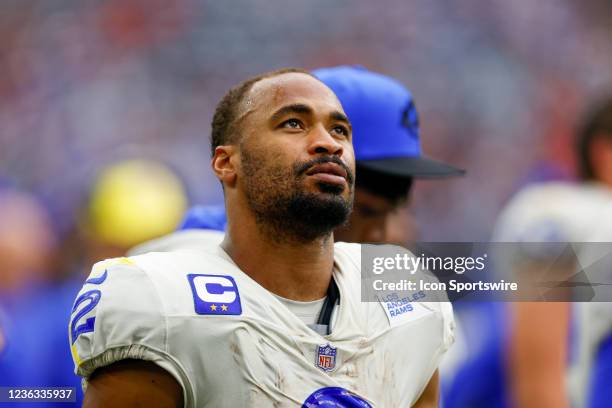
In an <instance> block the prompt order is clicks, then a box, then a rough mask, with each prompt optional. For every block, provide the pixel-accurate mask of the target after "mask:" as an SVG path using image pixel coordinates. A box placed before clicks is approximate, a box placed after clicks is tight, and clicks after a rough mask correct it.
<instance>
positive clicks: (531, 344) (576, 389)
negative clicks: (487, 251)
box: [495, 99, 612, 408]
mask: <svg viewBox="0 0 612 408" xmlns="http://www.w3.org/2000/svg"><path fill="white" fill-rule="evenodd" d="M576 151H577V153H578V163H579V166H580V175H581V178H582V182H547V183H536V184H533V185H530V186H528V187H526V188H525V189H523V190H522V191H521V192H519V193H518V194H517V195H516V196H515V197H514V198H513V199H512V200H511V201H510V203H509V204H508V205H507V206H506V208H505V210H504V211H503V212H502V214H501V216H500V219H499V221H498V225H497V228H496V232H495V240H497V241H509V242H525V243H530V242H531V243H533V242H542V241H545V242H562V243H588V242H610V241H612V239H611V237H612V223H611V222H610V220H612V99H611V100H608V101H607V102H605V103H603V104H602V105H601V106H599V107H598V108H597V109H594V110H593V112H592V114H591V115H589V117H588V118H587V119H586V120H585V123H584V124H583V125H582V128H581V130H580V131H579V132H578V137H577V146H576ZM598 245H601V244H586V245H581V246H576V245H574V246H573V248H574V251H575V257H574V258H576V257H577V259H571V258H567V261H568V262H559V259H558V256H559V252H558V251H551V250H550V248H551V247H550V246H546V245H544V246H538V245H533V244H532V245H529V247H528V251H529V252H530V254H529V256H525V257H522V259H521V257H517V258H515V260H516V261H517V262H516V263H514V264H511V265H508V268H509V269H508V270H509V271H511V273H517V274H521V273H530V270H531V271H533V269H530V270H525V265H526V264H527V263H526V262H525V260H526V259H527V258H530V262H529V264H531V266H530V268H534V267H536V268H537V265H538V264H539V265H540V269H541V268H544V267H545V268H551V266H552V265H555V268H554V270H551V272H554V273H557V274H562V273H566V274H567V273H573V272H574V271H575V268H577V267H579V266H581V267H582V268H586V269H585V270H591V271H594V270H593V268H592V266H593V264H594V263H596V262H597V261H600V260H601V259H602V255H601V254H600V255H599V256H596V257H594V256H593V254H592V252H596V249H597V246H598ZM594 250H595V251H594ZM589 252H591V253H589ZM536 260H537V261H536ZM604 265H607V266H608V268H609V263H608V264H604ZM563 269H566V270H563ZM608 270H609V269H608ZM566 276H567V275H566ZM600 277H601V275H600ZM604 279H607V280H606V282H608V283H609V282H611V281H612V277H610V276H609V275H608V276H607V277H604ZM600 283H602V282H601V281H600ZM607 305H608V303H597V302H592V303H574V304H570V303H566V302H546V303H544V302H539V303H530V302H517V303H514V304H512V305H511V309H512V316H513V317H512V320H511V321H512V323H511V329H510V339H509V345H510V350H509V351H510V353H509V354H510V356H511V359H510V367H509V374H510V385H511V389H512V395H513V397H514V399H515V402H516V404H517V406H519V407H555V408H556V407H568V406H570V405H572V406H580V407H582V406H588V407H603V406H609V404H610V399H611V398H612V394H611V393H610V389H611V388H610V387H609V381H610V378H611V377H610V374H611V370H610V367H612V365H611V364H610V361H612V350H611V347H610V345H611V344H612V342H611V341H610V339H611V338H612V337H610V333H611V328H612V326H610V323H609V322H610V319H609V318H608V317H609V316H610V314H611V313H612V310H610V309H609V308H608V307H607ZM572 315H573V316H572ZM570 316H572V317H574V318H575V319H573V320H574V322H573V325H574V327H575V328H576V329H575V330H574V335H573V336H571V337H572V338H573V339H574V340H575V341H574V344H573V345H572V344H570V341H569V339H570V335H569V333H570V323H571V322H572V319H570ZM606 316H608V317H606ZM570 349H571V350H570ZM570 351H572V352H571V353H570ZM606 356H607V357H606ZM568 361H569V367H568ZM606 361H608V363H606ZM606 364H607V365H606ZM568 370H569V371H568ZM606 373H607V374H606ZM568 374H569V380H568V379H566V377H567V376H568Z"/></svg>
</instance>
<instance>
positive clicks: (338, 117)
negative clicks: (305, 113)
mask: <svg viewBox="0 0 612 408" xmlns="http://www.w3.org/2000/svg"><path fill="white" fill-rule="evenodd" d="M329 117H330V119H331V120H335V121H337V122H344V123H345V124H346V125H347V126H348V128H349V129H351V130H352V129H353V126H351V121H350V120H349V119H348V117H346V115H345V114H344V113H342V112H339V111H333V112H332V113H330V114H329Z"/></svg>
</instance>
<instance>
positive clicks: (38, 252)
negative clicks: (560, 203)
mask: <svg viewBox="0 0 612 408" xmlns="http://www.w3.org/2000/svg"><path fill="white" fill-rule="evenodd" d="M0 34H1V35H0V360H1V359H2V358H4V359H5V361H4V362H5V363H6V364H5V365H4V366H3V365H1V364H0V380H2V381H1V382H3V383H6V381H7V380H6V379H7V378H9V376H10V381H11V383H14V384H20V385H28V384H29V385H34V384H36V385H57V386H60V385H67V384H74V383H76V384H78V380H76V379H73V378H71V377H62V375H64V374H58V373H65V372H68V371H70V370H71V369H72V368H71V365H72V363H71V359H70V356H69V349H68V347H67V346H66V345H65V343H66V341H67V340H66V330H67V329H66V327H67V319H68V311H69V309H70V307H71V304H72V301H73V299H74V295H75V294H76V292H77V291H78V288H79V287H80V284H81V282H82V279H83V277H84V274H85V273H86V272H87V271H88V270H89V268H90V266H91V265H92V264H93V262H95V261H97V260H99V259H101V258H105V257H110V256H117V255H121V254H122V253H124V252H125V250H126V249H127V248H129V247H130V246H132V245H134V244H137V243H139V242H142V241H144V240H147V239H149V238H153V237H156V236H160V235H163V234H164V233H166V232H169V231H171V230H173V229H174V228H175V227H176V225H177V224H178V223H179V221H180V219H181V216H182V214H183V213H184V211H185V209H186V208H187V207H188V206H189V205H191V204H218V203H220V202H221V200H222V195H221V189H220V188H219V184H218V182H217V181H216V180H215V179H214V178H213V175H212V173H211V171H210V170H209V168H208V163H209V160H208V158H209V157H210V153H209V141H208V136H209V129H210V120H211V117H212V111H213V109H214V105H215V103H216V101H217V100H218V99H219V98H220V96H221V95H222V94H223V93H224V92H225V90H226V89H228V87H229V86H230V85H232V84H234V83H236V82H237V81H239V80H241V79H244V78H245V77H246V76H248V75H251V74H255V73H259V72H262V71H266V70H269V69H274V68H278V67H282V66H300V67H304V68H309V69H310V68H316V67H321V66H330V65H337V64H361V65H364V66H367V67H368V68H370V69H373V70H376V71H380V72H383V73H385V74H388V75H391V76H393V77H395V78H397V79H398V80H400V81H401V82H403V83H404V84H406V85H407V86H408V87H409V88H410V89H411V90H412V92H413V94H414V95H415V98H416V101H417V104H418V106H419V111H420V113H421V121H422V123H421V126H422V135H423V146H424V151H425V152H426V153H429V154H431V155H433V156H435V157H438V158H441V159H444V160H445V161H448V162H450V163H453V164H456V165H457V166H459V167H463V168H465V169H467V171H468V175H467V176H466V177H465V178H463V179H460V180H449V181H435V182H433V181H432V182H427V181H425V182H419V183H417V185H416V191H415V192H414V194H413V197H414V199H413V202H412V203H411V208H412V211H413V213H414V214H415V215H416V216H415V218H416V219H417V220H418V229H419V236H420V239H421V240H424V241H427V240H430V241H478V240H483V241H484V240H487V239H488V238H489V236H490V234H491V229H492V227H493V225H494V223H495V219H496V217H497V215H498V212H499V211H500V209H501V207H502V206H503V204H504V202H505V201H506V200H507V199H508V197H509V196H510V194H511V193H512V192H514V191H515V190H516V189H517V188H518V187H519V186H521V185H522V184H524V183H525V182H527V181H529V180H536V179H548V178H564V179H567V178H571V177H573V174H574V165H575V163H574V156H573V146H572V135H573V134H574V129H575V126H576V121H577V120H578V118H579V117H580V115H581V114H582V112H583V111H584V109H585V108H586V107H587V106H588V105H589V104H590V102H591V101H593V100H597V99H598V98H599V97H600V96H602V94H605V93H606V92H609V90H610V89H612V69H610V67H612V41H610V38H612V4H611V3H610V2H609V1H606V0H585V1H580V2H576V1H571V0H542V1H538V2H535V1H530V0H516V1H510V2H509V1H502V0H491V1H487V2H483V1H475V0H459V1H453V2H427V1H408V2H405V1H400V0H393V1H388V2H385V3H384V7H382V6H381V5H380V4H378V3H376V2H368V1H365V0H359V1H351V2H349V1H338V2H332V3H330V2H326V1H323V0H313V1H308V2H305V1H290V2H282V3H281V2H275V1H272V2H270V1H262V0H255V1H252V0H236V1H232V2H218V1H197V0H176V1H172V2H166V1H161V0H107V1H96V0H91V1H84V2H73V1H67V0H52V1H41V0H38V1H34V0H7V1H3V2H2V3H1V4H0ZM57 327H61V330H59V332H58V330H57ZM53 328H54V329H53ZM55 337H57V338H55ZM41 338H46V341H45V342H42V341H41V340H40V339H41ZM16 342H17V343H24V342H30V343H31V345H32V346H31V347H30V348H27V347H23V348H22V349H26V348H27V349H28V350H31V354H29V355H27V356H24V355H19V354H17V355H15V354H11V349H10V348H9V346H10V345H11V344H15V343H16ZM60 344H61V346H58V345H60ZM22 345H23V344H22ZM56 346H57V347H56ZM49 350H53V353H55V350H64V351H65V353H66V356H57V355H55V354H53V355H49V354H47V353H49ZM34 354H36V355H34ZM64 357H65V358H64ZM7 359H8V363H7ZM11 359H12V360H11ZM41 361H49V364H45V363H41ZM51 361H53V363H51ZM59 361H64V362H65V365H66V366H67V367H68V368H66V367H59V366H58V365H54V364H59V363H57V362H59ZM11 364H13V365H11ZM17 366H19V367H20V368H19V370H21V371H19V370H16V369H15V367H17ZM3 367H10V368H11V370H13V371H6V370H8V369H6V368H3ZM44 367H48V369H49V370H48V371H49V372H46V371H45V370H43V368H44ZM3 369H4V370H5V371H2V370H3ZM32 373H36V375H37V376H36V377H33V374H32ZM20 375H22V377H19V376H20ZM2 385H4V384H2Z"/></svg>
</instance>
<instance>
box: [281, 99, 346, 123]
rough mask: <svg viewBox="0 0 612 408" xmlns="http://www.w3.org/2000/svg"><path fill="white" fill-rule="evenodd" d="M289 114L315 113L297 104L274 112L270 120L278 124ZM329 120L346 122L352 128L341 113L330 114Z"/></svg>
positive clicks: (308, 107) (307, 107)
mask: <svg viewBox="0 0 612 408" xmlns="http://www.w3.org/2000/svg"><path fill="white" fill-rule="evenodd" d="M289 113H297V114H302V115H312V114H313V113H314V111H313V110H312V108H311V107H310V106H308V105H304V104H302V103H295V104H292V105H287V106H283V107H282V108H280V109H279V110H277V111H276V112H274V113H273V114H272V116H271V117H270V120H271V121H272V122H276V121H278V120H280V119H281V118H282V117H283V116H285V115H287V114H289ZM329 118H330V119H331V120H333V121H337V122H344V123H345V124H346V125H347V126H348V127H349V129H350V128H352V127H351V122H350V121H349V119H348V118H347V117H346V115H345V114H344V113H342V112H340V111H333V112H331V113H330V114H329Z"/></svg>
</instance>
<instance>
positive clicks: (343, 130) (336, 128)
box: [332, 126, 349, 136]
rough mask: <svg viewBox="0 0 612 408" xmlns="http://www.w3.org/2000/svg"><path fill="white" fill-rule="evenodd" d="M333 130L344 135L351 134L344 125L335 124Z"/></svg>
mask: <svg viewBox="0 0 612 408" xmlns="http://www.w3.org/2000/svg"><path fill="white" fill-rule="evenodd" d="M332 131H334V132H336V133H338V134H340V135H343V136H348V135H349V131H348V129H347V128H346V127H344V126H334V128H333V129H332Z"/></svg>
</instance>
